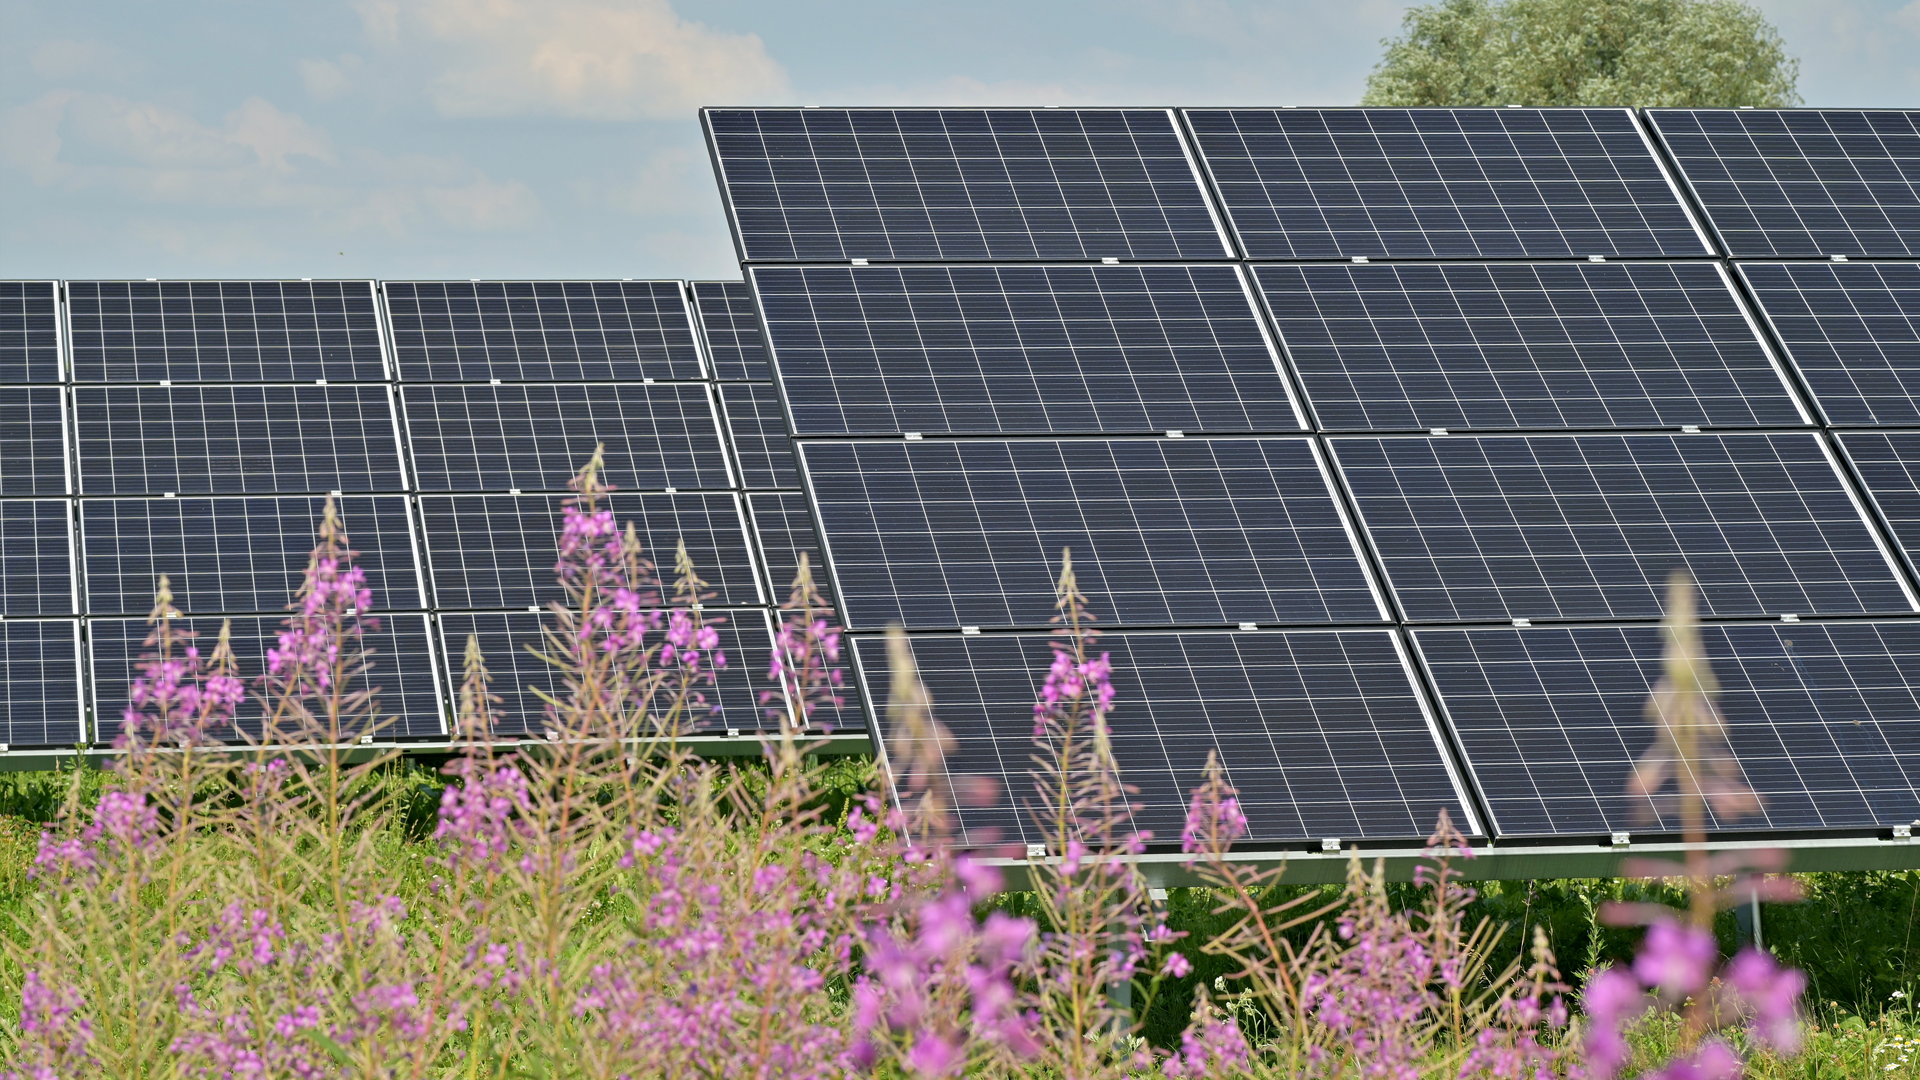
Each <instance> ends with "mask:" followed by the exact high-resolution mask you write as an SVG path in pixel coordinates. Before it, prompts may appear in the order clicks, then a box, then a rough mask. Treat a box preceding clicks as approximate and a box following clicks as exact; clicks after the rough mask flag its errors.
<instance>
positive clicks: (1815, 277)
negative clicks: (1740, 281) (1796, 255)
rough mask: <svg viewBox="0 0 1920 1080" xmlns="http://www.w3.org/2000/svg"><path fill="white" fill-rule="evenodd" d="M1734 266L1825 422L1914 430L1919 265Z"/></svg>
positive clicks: (1919, 356)
mask: <svg viewBox="0 0 1920 1080" xmlns="http://www.w3.org/2000/svg"><path fill="white" fill-rule="evenodd" d="M1735 265H1736V267H1737V268H1738V269H1739V271H1740V275H1741V276H1742V277H1744V278H1746V280H1747V285H1748V287H1750V288H1751V289H1752V290H1753V295H1754V298H1755V299H1757V300H1759V301H1760V310H1761V313H1762V314H1764V315H1765V316H1766V319H1767V324H1768V325H1769V326H1770V327H1772V328H1773V332H1774V336H1775V337H1777V338H1779V339H1780V343H1781V344H1782V345H1784V346H1786V350H1787V355H1788V356H1789V357H1790V358H1792V360H1793V365H1794V367H1796V368H1799V369H1800V377H1801V378H1803V379H1805V380H1806V383H1807V386H1808V388H1809V389H1811V390H1812V391H1813V396H1814V399H1815V401H1816V403H1817V404H1818V405H1819V407H1820V410H1821V411H1822V412H1823V413H1825V414H1826V417H1827V420H1828V422H1830V423H1834V424H1913V423H1920V264H1916V263H1834V262H1825V263H1737V264H1735Z"/></svg>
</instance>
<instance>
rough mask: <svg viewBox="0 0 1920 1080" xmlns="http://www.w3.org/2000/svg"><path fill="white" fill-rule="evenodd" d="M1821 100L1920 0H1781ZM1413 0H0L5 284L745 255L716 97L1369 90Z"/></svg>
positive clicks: (1878, 51)
mask: <svg viewBox="0 0 1920 1080" xmlns="http://www.w3.org/2000/svg"><path fill="white" fill-rule="evenodd" d="M1759 6H1760V7H1761V9H1762V10H1763V11H1765V12H1766V14H1767V15H1768V16H1769V17H1770V18H1771V19H1773V21H1774V22H1775V24H1776V25H1777V26H1779V28H1780V30H1781V32H1782V33H1783V34H1784V35H1785V37H1786V40H1787V43H1788V46H1789V48H1790V49H1791V50H1792V51H1793V52H1794V53H1795V54H1796V55H1798V56H1799V57H1800V58H1801V83H1800V85H1801V93H1802V95H1803V96H1804V97H1805V98H1806V101H1807V103H1808V104H1810V105H1883V106H1886V105H1896V106H1914V105H1916V104H1917V103H1920V0H1792V2H1786V0H1762V2H1761V3H1760V5H1759ZM1405 8H1406V5H1405V4H1403V3H1398V2H1392V0H1339V2H1335V3H1307V2H1290V0H1276V2H1269V3H1242V2H1237V0H1165V2H1151V0H1105V2H1098V3H1095V2H1079V0H1018V2H1003V0H966V2H964V3H938V4H922V3H905V2H873V0H847V2H837V3H820V2H814V0H777V2H764V0H711V2H704V3H703V2H696V0H677V2H673V0H301V2H298V3H292V2H286V0H275V2H264V0H174V2H171V3H164V4H155V3H150V2H147V3H129V2H120V0H90V2H87V3H56V2H52V0H38V2H23V0H0V29H4V33H0V277H39V278H46V277H74V278H79V277H108V278H112V277H253V276H258V277H322V276H341V277H384V278H404V277H427V278H434V277H453V278H467V277H522V278H528V277H531V278H545V277H737V276H738V269H737V267H736V266H735V264H734V262H733V252H732V245H731V244H730V243H729V242H728V240H727V235H726V226H725V222H724V220H723V218H722V215H721V210H720V202H719V198H718V196H717V194H716V189H715V186H714V180H713V170H712V167H711V166H710V165H709V163H708V159H707V156H706V152H705V150H704V147H703V145H702V143H701V140H700V130H699V124H698V121H697V120H696V119H695V109H696V108H697V107H698V106H700V105H703V104H714V105H720V104H749V103H752V104H823V105H842V104H844V105H981V104H1019V105H1055V104H1059V105H1075V104H1089V105H1093V104H1104V105H1113V104H1124V105H1135V104H1146V105H1243V104H1244V105H1278V104H1300V105H1312V104H1328V105H1337V104H1350V103H1352V102H1353V101H1355V100H1356V99H1357V98H1358V97H1359V95H1360V92H1361V89H1362V87H1363V86H1364V84H1365V82H1366V75H1367V71H1368V70H1369V69H1370V68H1371V67H1372V66H1373V63H1374V61H1375V60H1376V59H1377V57H1378V55H1379V51H1380V47H1379V42H1380V39H1381V38H1383V37H1386V36H1388V35H1390V34H1392V33H1393V32H1394V31H1395V29H1396V28H1397V26H1398V24H1399V21H1400V17H1401V14H1402V12H1403V11H1404V10H1405Z"/></svg>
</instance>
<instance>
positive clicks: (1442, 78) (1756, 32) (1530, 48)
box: [1361, 0, 1800, 108]
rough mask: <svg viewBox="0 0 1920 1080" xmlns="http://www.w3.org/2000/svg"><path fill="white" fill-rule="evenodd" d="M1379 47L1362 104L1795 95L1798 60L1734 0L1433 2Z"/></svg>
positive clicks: (1644, 101)
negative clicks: (1377, 61) (1383, 49)
mask: <svg viewBox="0 0 1920 1080" xmlns="http://www.w3.org/2000/svg"><path fill="white" fill-rule="evenodd" d="M1382 44H1383V45H1385V46H1386V50H1387V51H1386V55H1385V56H1383V57H1382V58H1381V60H1380V64H1379V66H1377V67H1375V68H1374V70H1373V73H1372V75H1370V76H1369V77H1368V78H1367V93H1366V96H1365V97H1364V98H1362V99H1361V104H1363V105H1397V106H1402V107H1405V106H1418V105H1536V106H1545V105H1627V106H1642V107H1653V106H1669V107H1720V108H1730V107H1734V106H1739V105H1752V106H1756V107H1759V108H1779V107H1782V106H1787V105H1797V104H1799V102H1800V95H1799V94H1798V93H1797V92H1796V90H1795V84H1796V82H1797V81H1798V79H1799V74H1800V62H1799V61H1798V60H1796V59H1794V58H1793V57H1791V56H1788V55H1787V52H1786V44H1785V42H1783V41H1782V40H1781V38H1780V32H1779V31H1778V30H1775V29H1774V28H1773V26H1772V25H1771V24H1770V23H1768V22H1767V21H1766V19H1764V18H1762V17H1761V15H1760V13H1759V12H1758V11H1756V10H1754V9H1753V8H1752V7H1750V6H1748V5H1747V4H1744V3H1741V2H1739V0H1440V2H1439V3H1434V4H1427V5H1423V6H1420V7H1416V8H1413V9H1412V10H1410V11H1408V12H1407V15H1406V19H1405V20H1404V22H1403V23H1402V33H1401V35H1400V36H1399V37H1397V38H1390V39H1388V40H1386V41H1384V42H1382Z"/></svg>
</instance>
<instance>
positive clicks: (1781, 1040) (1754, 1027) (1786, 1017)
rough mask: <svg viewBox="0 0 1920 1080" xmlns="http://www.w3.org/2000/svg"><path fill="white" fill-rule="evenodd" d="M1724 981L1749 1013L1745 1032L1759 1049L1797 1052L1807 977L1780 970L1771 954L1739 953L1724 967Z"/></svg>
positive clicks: (1793, 971)
mask: <svg viewBox="0 0 1920 1080" xmlns="http://www.w3.org/2000/svg"><path fill="white" fill-rule="evenodd" d="M1723 977H1724V979H1725V981H1726V984H1727V986H1728V987H1729V988H1731V989H1732V990H1733V992H1734V993H1735V994H1737V995H1738V996H1739V998H1740V1003H1741V1004H1742V1005H1743V1006H1744V1007H1745V1008H1746V1010H1748V1011H1749V1012H1750V1014H1751V1015H1750V1017H1749V1020H1748V1030H1749V1031H1750V1032H1751V1033H1752V1035H1753V1038H1754V1039H1755V1040H1756V1041H1757V1042H1759V1043H1760V1044H1761V1045H1762V1046H1766V1047H1769V1048H1771V1049H1773V1050H1775V1051H1777V1052H1778V1053H1780V1054H1782V1055H1783V1056H1791V1055H1793V1054H1797V1053H1799V1052H1800V995H1801V994H1803V993H1805V992H1806V989H1807V977H1806V976H1805V975H1804V974H1802V973H1800V972H1798V971H1795V970H1793V969H1792V968H1782V967H1781V966H1780V965H1779V964H1778V963H1776V962H1775V961H1774V959H1773V956H1772V954H1770V953H1765V952H1762V951H1760V950H1759V949H1751V948H1749V949H1742V950H1741V951H1740V954H1739V955H1738V956H1735V957H1734V958H1733V959H1732V960H1731V961H1729V962H1728V963H1727V967H1726V970H1725V972H1724V973H1723Z"/></svg>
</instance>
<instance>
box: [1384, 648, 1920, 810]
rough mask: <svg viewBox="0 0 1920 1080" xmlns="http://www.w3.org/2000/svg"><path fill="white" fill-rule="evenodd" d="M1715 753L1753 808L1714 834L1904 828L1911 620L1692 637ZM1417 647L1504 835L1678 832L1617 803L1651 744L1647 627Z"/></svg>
mask: <svg viewBox="0 0 1920 1080" xmlns="http://www.w3.org/2000/svg"><path fill="white" fill-rule="evenodd" d="M1700 634H1701V639H1702V641H1703V643H1704V644H1705V645H1706V650H1707V655H1708V658H1709V659H1710V660H1711V662H1712V664H1713V670H1714V674H1715V675H1716V676H1717V677H1718V678H1719V681H1720V709H1721V712H1722V713H1723V714H1724V715H1725V717H1726V723H1727V735H1728V745H1729V747H1730V748H1731V750H1732V753H1733V756H1734V758H1735V759H1736V760H1737V762H1738V764H1739V768H1740V771H1741V773H1742V774H1744V778H1745V780H1746V782H1747V784H1748V785H1749V786H1750V787H1752V789H1753V790H1754V791H1755V792H1757V793H1758V794H1759V795H1760V796H1761V799H1762V804H1761V807H1760V810H1759V812H1758V813H1757V814H1753V815H1750V816H1747V817H1744V818H1733V817H1719V816H1717V815H1715V814H1714V812H1713V810H1712V808H1711V807H1709V808H1708V811H1707V813H1708V820H1709V827H1710V828H1712V829H1713V830H1714V831H1724V830H1728V829H1741V830H1753V829H1836V828H1852V829H1860V828H1874V827H1877V826H1886V825H1893V824H1903V825H1904V824H1906V823H1907V822H1909V821H1912V820H1914V819H1915V818H1917V817H1920V754H1916V752H1915V749H1914V747H1915V745H1916V743H1915V736H1916V731H1915V728H1916V726H1917V725H1920V684H1917V683H1916V681H1915V679H1914V673H1915V672H1916V671H1920V622H1914V621H1910V620H1909V621H1900V622H1865V621H1845V622H1824V623H1800V624H1798V625H1782V624H1778V623H1771V624H1769V623H1728V624H1720V625H1715V624H1706V625H1703V626H1701V628H1700ZM1414 639H1415V641H1416V642H1417V646H1418V649H1419V651H1420V653H1421V654H1422V656H1423V658H1424V661H1425V664H1426V667H1427V670H1428V671H1429V672H1431V673H1432V676H1433V682H1434V685H1435V687H1436V688H1438V690H1439V692H1440V700H1441V704H1442V706H1443V708H1444V711H1445V714H1446V716H1447V718H1448V721H1449V723H1450V724H1451V725H1452V727H1453V729H1454V730H1455V731H1456V732H1457V733H1458V735H1459V739H1460V745H1461V747H1462V749H1463V750H1464V751H1465V755H1466V760H1467V762H1468V766H1469V768H1470V769H1471V770H1472V772H1473V775H1474V776H1475V777H1476V779H1477V780H1478V786H1479V788H1480V790H1481V792H1482V793H1483V794H1484V795H1485V797H1486V799H1487V805H1488V807H1489V809H1490V811H1491V814H1492V818H1493V822H1494V826H1495V831H1496V832H1498V833H1499V834H1500V835H1503V836H1514V835H1521V836H1529V835H1531V836H1548V835H1563V836H1564V835H1595V834H1598V835H1605V834H1607V833H1610V832H1614V831H1620V832H1627V831H1632V832H1633V833H1634V834H1635V837H1634V838H1635V839H1636V840H1638V839H1639V833H1640V832H1642V831H1643V830H1644V831H1649V832H1655V833H1677V832H1679V831H1680V828H1681V823H1680V820H1679V815H1678V813H1677V809H1678V808H1677V805H1675V804H1674V803H1673V802H1672V801H1671V800H1668V799H1662V800H1659V801H1649V800H1645V799H1636V798H1633V797H1632V796H1629V795H1628V794H1627V779H1628V776H1629V772H1630V769H1631V768H1632V763H1633V762H1634V760H1635V759H1637V758H1639V757H1640V756H1641V755H1643V754H1645V753H1646V752H1647V751H1648V749H1649V747H1650V746H1651V745H1652V743H1653V740H1654V737H1655V728H1654V726H1653V725H1652V724H1649V723H1648V722H1647V721H1646V719H1645V717H1644V710H1645V708H1646V701H1647V695H1648V693H1649V692H1650V691H1651V689H1652V686H1653V683H1654V682H1655V681H1656V680H1658V679H1659V678H1660V674H1661V672H1660V654H1661V650H1662V648H1663V647H1664V635H1663V632H1662V631H1661V629H1660V628H1659V627H1657V626H1648V625H1642V626H1581V627H1536V628H1533V629H1528V630H1513V629H1488V630H1420V631H1417V632H1416V633H1415V634H1414Z"/></svg>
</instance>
